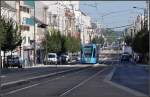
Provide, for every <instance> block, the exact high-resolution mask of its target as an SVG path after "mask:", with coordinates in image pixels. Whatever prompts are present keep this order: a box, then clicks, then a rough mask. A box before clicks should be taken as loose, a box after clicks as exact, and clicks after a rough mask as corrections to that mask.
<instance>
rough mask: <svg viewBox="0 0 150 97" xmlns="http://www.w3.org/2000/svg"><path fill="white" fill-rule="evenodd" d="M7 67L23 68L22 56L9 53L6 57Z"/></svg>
mask: <svg viewBox="0 0 150 97" xmlns="http://www.w3.org/2000/svg"><path fill="white" fill-rule="evenodd" d="M5 64H6V65H5V67H6V68H8V67H18V68H22V62H21V60H20V57H19V56H17V55H12V56H11V55H9V56H7V57H6V60H5Z"/></svg>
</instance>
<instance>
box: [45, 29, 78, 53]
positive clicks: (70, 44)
mask: <svg viewBox="0 0 150 97" xmlns="http://www.w3.org/2000/svg"><path fill="white" fill-rule="evenodd" d="M50 31H51V32H50V33H51V34H48V35H46V39H45V40H44V41H43V47H44V48H45V49H46V42H47V50H48V52H55V53H66V52H72V53H74V52H77V51H79V50H80V40H79V39H77V38H75V37H72V36H69V35H68V36H65V35H61V34H60V31H58V30H56V29H53V30H50Z"/></svg>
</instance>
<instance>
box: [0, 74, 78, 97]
mask: <svg viewBox="0 0 150 97" xmlns="http://www.w3.org/2000/svg"><path fill="white" fill-rule="evenodd" d="M78 72H80V71H78ZM76 73H77V72H76ZM63 77H65V76H64V75H62V76H60V77H57V78H54V79H51V80H48V81H45V82H42V83H37V84H33V85H31V86H27V87H24V88H20V89H16V90H13V91H10V92H8V93H5V94H2V95H1V96H5V95H10V94H13V93H16V92H19V91H22V90H25V89H28V88H32V87H35V86H38V85H40V84H43V83H46V82H49V81H54V80H58V79H61V78H63Z"/></svg>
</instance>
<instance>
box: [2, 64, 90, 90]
mask: <svg viewBox="0 0 150 97" xmlns="http://www.w3.org/2000/svg"><path fill="white" fill-rule="evenodd" d="M88 67H89V66H88ZM88 67H85V68H88ZM85 68H76V69H71V70H65V71H60V72H54V73H50V74H46V75H40V76H36V77H32V78H27V79H22V80H18V81H13V82H8V83H3V84H1V89H7V88H10V87H14V86H16V85H23V84H26V83H29V82H31V81H36V80H42V79H44V78H47V77H52V76H56V75H57V74H65V73H69V72H74V71H78V70H82V69H85Z"/></svg>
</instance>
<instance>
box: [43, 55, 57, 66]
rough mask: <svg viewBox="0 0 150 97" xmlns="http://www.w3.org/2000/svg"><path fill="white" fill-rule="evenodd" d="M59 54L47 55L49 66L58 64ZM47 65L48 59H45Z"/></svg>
mask: <svg viewBox="0 0 150 97" xmlns="http://www.w3.org/2000/svg"><path fill="white" fill-rule="evenodd" d="M57 61H58V60H57V54H56V53H48V55H47V63H48V64H57ZM45 63H46V58H45Z"/></svg>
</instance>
